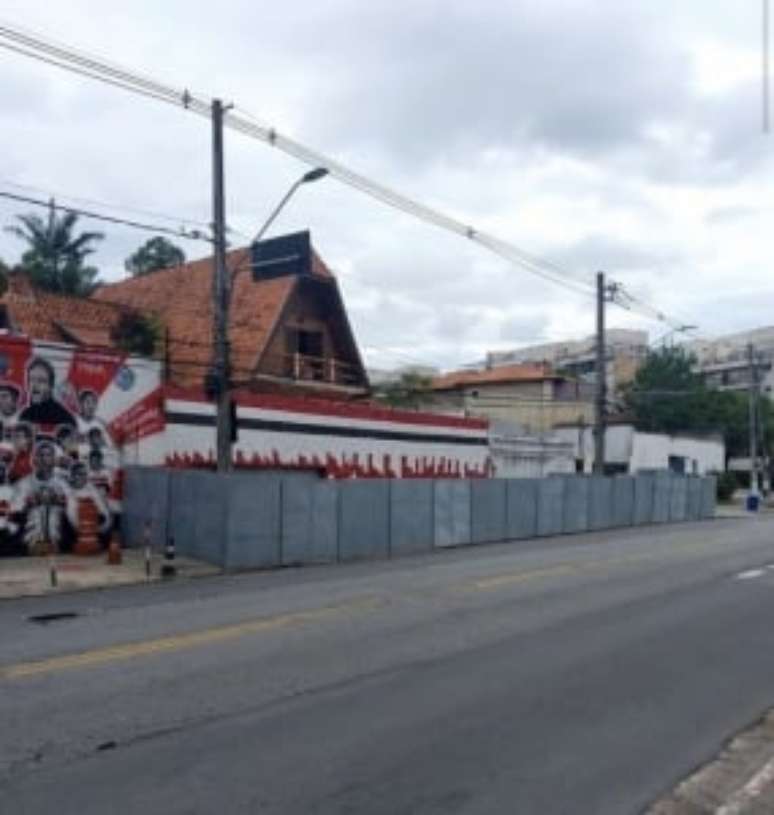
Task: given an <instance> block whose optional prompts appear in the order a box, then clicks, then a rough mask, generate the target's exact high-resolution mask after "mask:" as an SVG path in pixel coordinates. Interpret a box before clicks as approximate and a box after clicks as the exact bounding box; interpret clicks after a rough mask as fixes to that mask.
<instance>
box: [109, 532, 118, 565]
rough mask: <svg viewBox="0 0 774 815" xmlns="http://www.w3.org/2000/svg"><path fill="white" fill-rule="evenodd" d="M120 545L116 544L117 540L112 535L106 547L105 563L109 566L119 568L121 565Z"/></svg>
mask: <svg viewBox="0 0 774 815" xmlns="http://www.w3.org/2000/svg"><path fill="white" fill-rule="evenodd" d="M121 559H122V557H121V544H120V543H119V542H118V538H117V537H116V536H115V535H113V537H112V538H111V539H110V545H109V546H108V556H107V562H108V565H109V566H120V565H121Z"/></svg>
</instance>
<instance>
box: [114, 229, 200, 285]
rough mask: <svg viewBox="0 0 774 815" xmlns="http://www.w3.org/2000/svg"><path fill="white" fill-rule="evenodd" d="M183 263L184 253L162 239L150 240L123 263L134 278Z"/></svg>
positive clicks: (170, 242)
mask: <svg viewBox="0 0 774 815" xmlns="http://www.w3.org/2000/svg"><path fill="white" fill-rule="evenodd" d="M181 263H185V252H183V250H182V249H181V248H180V247H179V246H175V244H174V243H172V241H168V240H167V239H166V238H164V237H156V238H151V239H150V240H148V241H146V242H145V243H144V244H143V245H142V246H141V247H140V248H139V249H138V250H137V251H136V252H135V253H134V254H133V255H130V256H129V257H128V258H127V259H126V261H125V262H124V266H125V267H126V270H127V271H128V272H130V273H131V274H132V275H133V276H134V277H139V276H140V275H144V274H148V273H149V272H155V271H156V270H157V269H166V268H167V267H169V266H179V265H180V264H181Z"/></svg>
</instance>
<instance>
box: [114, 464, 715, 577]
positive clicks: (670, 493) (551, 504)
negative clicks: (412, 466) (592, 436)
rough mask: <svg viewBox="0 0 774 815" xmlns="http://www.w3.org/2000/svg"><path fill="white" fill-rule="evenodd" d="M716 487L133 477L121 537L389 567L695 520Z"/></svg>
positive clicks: (703, 514)
mask: <svg viewBox="0 0 774 815" xmlns="http://www.w3.org/2000/svg"><path fill="white" fill-rule="evenodd" d="M714 513H715V478H714V477H712V476H708V477H698V476H680V475H675V474H672V473H667V472H655V473H643V474H641V475H636V476H627V475H619V476H614V477H604V478H603V477H598V476H583V475H577V476H575V475H563V476H550V477H548V478H542V479H541V478H522V479H480V480H479V479H472V480H461V479H456V480H455V479H437V480H432V479H411V480H389V479H374V480H370V479H369V480H359V481H322V480H320V479H318V478H316V477H314V476H308V475H306V474H293V473H291V474H287V475H281V474H274V473H230V474H228V475H225V476H219V475H217V474H215V473H208V472H197V471H190V470H189V471H186V470H161V469H151V468H143V467H132V468H129V469H128V470H127V472H126V487H125V498H124V514H123V519H122V520H123V531H124V539H125V543H126V545H128V546H136V545H140V544H141V543H142V540H143V530H144V529H145V524H146V522H150V529H151V536H152V542H153V544H154V545H156V546H161V545H162V544H163V543H164V542H165V541H166V540H167V539H168V538H169V537H173V538H174V540H175V544H176V546H177V550H178V551H179V552H180V553H181V554H185V555H190V556H191V557H196V558H199V559H201V560H205V561H208V562H210V563H214V564H217V565H219V566H223V567H224V568H226V569H250V568H262V567H272V566H280V565H295V564H305V563H325V562H330V563H333V562H337V561H349V560H359V559H368V558H385V557H391V556H397V555H402V554H408V553H413V552H429V551H431V550H432V549H433V548H443V547H449V546H460V545H465V544H478V543H491V542H496V541H508V540H518V539H523V538H532V537H538V536H546V535H559V534H563V533H564V534H573V533H580V532H587V531H594V530H602V529H610V528H614V527H626V526H634V525H640V524H652V523H666V522H678V521H695V520H700V519H703V518H710V517H712V516H713V515H714Z"/></svg>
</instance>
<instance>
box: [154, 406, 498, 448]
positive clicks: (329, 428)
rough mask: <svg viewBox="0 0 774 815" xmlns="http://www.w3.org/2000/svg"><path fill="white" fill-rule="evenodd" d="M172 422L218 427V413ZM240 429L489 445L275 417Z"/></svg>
mask: <svg viewBox="0 0 774 815" xmlns="http://www.w3.org/2000/svg"><path fill="white" fill-rule="evenodd" d="M164 415H165V418H166V420H167V423H168V424H182V425H192V426H195V427H214V426H215V417H214V416H208V415H206V414H203V413H176V412H174V411H171V412H167V413H165V414H164ZM237 427H238V428H239V429H240V430H267V431H269V432H272V433H306V434H308V435H310V436H345V437H347V436H348V437H349V438H358V439H380V440H384V441H414V442H424V443H430V444H465V445H468V446H471V447H486V446H487V443H488V442H487V438H486V436H473V437H471V436H450V435H443V434H442V433H403V432H401V431H400V430H371V429H370V428H364V427H339V426H337V425H325V426H322V425H319V424H308V423H306V424H304V423H301V422H283V421H278V420H272V419H239V420H238V421H237Z"/></svg>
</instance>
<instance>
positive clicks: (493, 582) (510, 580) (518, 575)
mask: <svg viewBox="0 0 774 815" xmlns="http://www.w3.org/2000/svg"><path fill="white" fill-rule="evenodd" d="M726 545H727V544H726V543H725V542H724V541H722V542H718V543H717V544H714V543H707V542H706V541H701V542H699V543H688V544H682V545H681V546H674V547H672V548H670V549H669V552H668V553H667V554H679V553H681V552H691V551H693V550H697V549H698V550H706V549H713V548H716V547H717V548H720V547H721V546H722V547H725V546H726ZM660 559H661V555H660V554H659V553H653V552H649V553H645V552H643V553H642V554H637V555H624V556H622V557H611V558H606V559H604V560H594V561H591V562H589V563H582V562H581V563H560V564H557V565H556V566H548V567H546V568H544V569H533V570H531V571H520V572H507V573H505V574H498V575H493V576H492V577H482V578H478V579H477V580H472V581H468V582H465V583H463V584H462V585H461V586H460V588H461V589H462V590H463V591H493V590H495V589H498V588H501V587H503V586H510V585H513V584H516V583H527V582H529V581H530V580H539V579H541V578H544V577H556V576H558V575H567V574H581V573H583V572H595V571H600V570H605V569H608V568H610V567H613V566H620V565H624V564H630V563H641V562H643V561H648V560H655V561H657V560H660Z"/></svg>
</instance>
